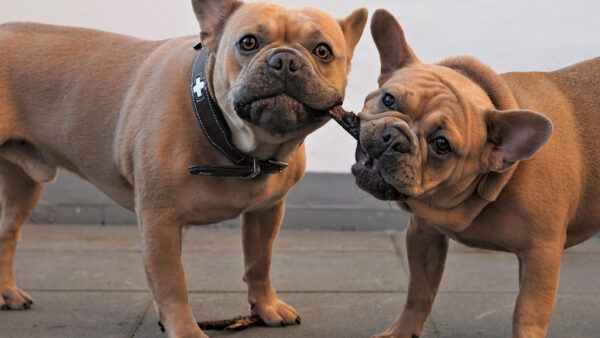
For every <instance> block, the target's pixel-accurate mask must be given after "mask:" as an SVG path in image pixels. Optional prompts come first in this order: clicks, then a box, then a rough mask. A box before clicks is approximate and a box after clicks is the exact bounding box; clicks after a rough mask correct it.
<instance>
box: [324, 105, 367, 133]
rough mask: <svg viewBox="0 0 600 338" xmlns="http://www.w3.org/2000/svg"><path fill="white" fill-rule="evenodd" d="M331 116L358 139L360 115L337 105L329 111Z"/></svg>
mask: <svg viewBox="0 0 600 338" xmlns="http://www.w3.org/2000/svg"><path fill="white" fill-rule="evenodd" d="M329 116H331V118H332V119H334V120H335V122H337V123H338V124H339V125H340V126H342V128H344V130H346V131H347V132H348V134H350V135H352V137H354V138H355V139H356V140H357V141H358V138H359V136H360V119H359V118H358V115H356V114H354V113H353V112H349V111H346V110H344V108H342V106H337V107H334V108H332V109H331V110H330V111H329Z"/></svg>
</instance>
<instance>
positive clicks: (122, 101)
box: [0, 23, 191, 205]
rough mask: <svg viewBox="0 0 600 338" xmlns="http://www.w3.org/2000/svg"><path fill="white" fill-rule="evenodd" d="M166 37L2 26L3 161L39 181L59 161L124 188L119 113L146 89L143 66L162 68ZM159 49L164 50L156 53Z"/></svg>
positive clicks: (94, 179) (50, 176) (0, 123)
mask: <svg viewBox="0 0 600 338" xmlns="http://www.w3.org/2000/svg"><path fill="white" fill-rule="evenodd" d="M169 41H175V40H167V41H145V40H141V39H137V38H133V37H127V36H123V35H119V34H114V33H107V32H102V31H96V30H91V29H84V28H71V27H62V26H53V25H43V24H34V23H8V24H3V25H0V45H1V46H2V48H0V159H5V160H8V161H9V162H12V163H20V165H19V166H20V167H21V168H22V169H23V170H24V171H25V172H26V173H27V174H28V175H29V176H30V177H31V178H32V179H33V180H34V181H36V182H46V181H49V180H52V179H53V177H54V176H55V175H56V167H63V168H66V169H67V170H70V171H72V172H75V173H77V174H80V175H82V171H85V173H86V175H85V177H86V178H87V179H88V180H90V181H91V182H92V183H94V184H97V185H102V186H104V187H106V186H108V187H113V188H111V189H112V190H119V191H120V190H123V189H124V188H123V187H124V183H123V180H122V179H121V178H120V177H121V175H120V170H119V168H118V167H117V164H116V163H115V161H116V158H117V154H115V137H116V135H117V134H116V133H117V132H118V123H119V119H120V116H121V115H122V114H123V111H125V110H127V109H128V105H127V102H128V100H129V101H134V102H133V103H130V105H133V104H135V100H133V99H132V98H135V97H136V95H138V94H137V92H139V91H143V90H144V88H145V87H146V85H145V82H144V79H145V75H144V72H146V73H148V72H149V70H153V69H154V70H155V69H156V68H159V67H157V65H156V64H154V63H156V62H157V61H155V59H160V57H162V56H163V55H164V54H165V53H169V51H170V50H174V49H175V48H173V46H172V45H170V42H169ZM175 42H176V43H177V41H175ZM164 46H166V47H164ZM161 47H163V48H161ZM167 47H168V48H167ZM189 49H191V47H190V48H189ZM173 53H176V51H174V52H173ZM156 54H161V55H158V57H156V58H153V56H154V55H156ZM159 66H160V65H159ZM184 80H187V79H184ZM136 90H137V92H136ZM89 126H93V127H92V128H90V127H89ZM91 131H93V132H91ZM73 144H78V145H79V146H77V147H75V146H70V145H73ZM108 172H110V173H112V174H111V175H107V173H108ZM127 189H128V188H127ZM104 190H105V191H106V189H104ZM112 195H115V194H112ZM111 197H113V198H114V199H116V200H118V201H121V200H124V199H123V198H120V199H119V198H118V197H115V196H111ZM120 203H121V204H127V205H129V204H131V202H130V201H129V199H127V200H125V201H124V202H120Z"/></svg>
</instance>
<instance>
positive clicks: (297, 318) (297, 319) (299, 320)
mask: <svg viewBox="0 0 600 338" xmlns="http://www.w3.org/2000/svg"><path fill="white" fill-rule="evenodd" d="M300 323H302V319H300V316H298V317H296V324H298V325H300Z"/></svg>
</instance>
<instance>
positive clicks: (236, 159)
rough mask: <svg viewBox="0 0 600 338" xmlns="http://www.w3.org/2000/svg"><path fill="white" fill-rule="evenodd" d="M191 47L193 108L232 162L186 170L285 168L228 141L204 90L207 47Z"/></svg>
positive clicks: (221, 172)
mask: <svg viewBox="0 0 600 338" xmlns="http://www.w3.org/2000/svg"><path fill="white" fill-rule="evenodd" d="M194 49H200V52H199V53H198V56H197V57H196V60H195V61H194V67H193V69H192V79H191V85H190V90H191V94H192V102H193V104H194V111H195V113H196V117H197V118H198V122H199V123H200V127H201V129H202V130H203V131H204V134H205V135H206V138H207V139H208V140H209V141H210V143H211V144H212V145H213V146H214V147H215V148H217V149H219V151H220V152H221V153H222V154H223V155H225V156H226V157H227V158H228V159H230V160H231V161H232V162H233V163H234V165H232V166H211V165H193V166H190V167H189V171H190V174H193V175H203V176H219V177H241V178H248V179H250V178H254V177H257V176H259V175H265V174H275V173H279V172H281V171H282V170H283V169H285V168H286V167H287V166H288V164H287V163H285V162H280V161H275V160H267V161H264V160H259V159H256V158H251V157H248V156H246V155H244V154H243V153H242V152H241V151H239V150H238V149H237V148H236V147H235V146H234V145H233V144H232V142H231V130H229V127H228V126H227V123H226V122H225V120H224V118H223V113H222V112H221V109H220V108H219V106H218V105H217V104H216V103H215V102H214V100H213V99H212V97H211V96H210V92H209V90H208V82H207V79H206V63H207V61H208V57H209V55H210V54H209V52H208V49H206V48H202V44H200V43H199V44H197V45H196V46H194Z"/></svg>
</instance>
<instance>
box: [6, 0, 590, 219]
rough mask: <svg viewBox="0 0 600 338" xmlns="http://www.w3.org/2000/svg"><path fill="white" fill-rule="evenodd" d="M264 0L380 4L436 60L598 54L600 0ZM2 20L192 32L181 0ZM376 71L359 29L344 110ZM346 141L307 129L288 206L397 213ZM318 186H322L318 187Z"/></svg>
mask: <svg viewBox="0 0 600 338" xmlns="http://www.w3.org/2000/svg"><path fill="white" fill-rule="evenodd" d="M272 2H275V3H278V4H281V5H283V6H287V7H299V6H313V7H317V8H320V9H322V10H324V11H327V12H329V13H331V14H332V15H334V16H336V17H343V16H345V15H347V14H348V13H350V12H351V11H352V10H353V9H355V8H357V7H362V6H364V7H368V8H369V10H370V14H371V13H372V12H373V11H374V10H375V9H377V8H386V9H388V10H389V11H391V12H392V13H394V14H395V15H396V17H397V18H398V20H399V21H400V23H401V25H402V26H403V27H404V30H405V33H406V37H407V40H408V42H409V43H410V44H411V45H412V47H413V49H414V51H415V52H416V53H417V55H418V56H419V58H420V59H421V60H422V61H424V62H435V61H438V60H441V59H443V58H445V57H448V56H454V55H463V54H468V55H473V56H476V57H477V58H479V59H480V60H482V61H483V62H485V63H487V64H488V65H490V66H491V67H492V68H494V69H495V70H496V71H498V72H508V71H524V70H537V71H546V70H553V69H557V68H561V67H564V66H567V65H570V64H572V63H575V62H578V61H581V60H585V59H587V58H592V57H595V56H600V20H598V13H599V12H600V2H599V1H591V0H587V1H585V0H571V1H558V0H527V1H523V0H454V1H448V0H370V1H359V0H343V1H340V0H302V1H300V0H272ZM8 21H36V22H44V23H51V24H61V25H72V26H83V27H89V28H96V29H102V30H108V31H114V32H119V33H123V34H128V35H134V36H137V37H142V38H146V39H165V38H169V37H175V36H180V35H195V34H198V31H199V28H198V24H197V22H196V19H195V16H194V14H193V12H192V8H191V2H190V1H189V0H175V1H173V0H169V1H167V0H129V1H123V0H104V1H76V0H0V23H2V22H8ZM0 48H2V47H1V46H0ZM40 52H43V51H42V50H41V51H40ZM0 62H1V60H0ZM378 71H379V58H378V54H377V51H376V49H375V46H374V44H373V42H372V39H371V35H370V32H369V31H368V26H367V30H366V31H365V34H364V35H363V39H362V40H361V42H360V43H359V45H358V48H357V51H356V53H355V57H354V60H353V70H352V73H351V74H350V79H349V85H348V89H347V97H346V101H345V104H344V106H345V107H346V108H347V109H349V110H353V111H359V110H360V109H361V107H362V103H363V100H364V97H365V96H366V94H367V93H369V92H370V91H372V90H373V89H375V87H376V78H377V75H378ZM354 147H355V143H354V142H353V140H352V139H351V138H350V137H349V136H348V135H346V134H345V133H344V132H343V131H342V130H341V129H340V128H339V127H338V126H337V125H336V124H335V123H334V122H330V123H328V124H327V125H326V126H325V127H323V128H321V129H320V130H318V131H317V132H315V133H314V134H312V135H310V136H309V137H308V139H307V153H308V170H309V172H311V173H314V174H309V175H307V177H306V179H305V181H306V180H313V181H314V182H317V183H315V184H312V185H311V183H308V184H307V185H305V186H303V187H304V188H303V189H307V190H306V191H305V192H304V193H303V194H305V195H306V196H305V197H306V199H304V197H302V198H300V197H298V200H294V201H296V202H294V203H292V204H294V205H316V204H315V200H314V198H309V197H310V196H316V195H318V196H329V197H328V198H326V199H327V201H321V202H319V203H317V204H318V205H319V206H320V207H321V208H322V209H323V210H324V209H327V208H328V207H327V206H340V207H341V206H348V205H349V203H350V202H349V201H348V200H345V199H344V198H342V195H344V194H345V195H346V196H349V195H351V196H354V197H349V198H350V199H351V200H352V201H354V202H353V203H355V204H352V203H350V207H351V209H352V208H362V207H364V208H367V207H368V208H371V207H373V208H375V209H377V208H379V209H377V210H384V209H385V210H388V212H391V211H389V210H395V207H393V206H391V207H390V206H389V205H388V204H385V203H384V204H381V203H377V202H375V201H374V199H372V198H371V197H369V196H366V195H363V194H361V192H360V191H358V189H356V188H354V187H353V186H352V179H351V178H350V177H349V176H348V173H349V168H350V166H351V164H352V163H353V157H354V156H353V154H354ZM317 173H318V174H317ZM322 173H329V174H322ZM319 180H322V181H323V183H328V184H325V185H321V184H318V182H321V181H319ZM336 180H337V181H336ZM332 182H338V183H339V184H338V185H336V184H334V183H332ZM61 184H62V186H61ZM303 184H304V183H303ZM348 185H350V186H352V187H348ZM319 188H320V189H321V190H318V189H319ZM78 189H79V190H78ZM310 189H317V190H310ZM340 189H342V190H340ZM344 189H345V190H344ZM77 191H79V192H80V193H81V196H82V197H81V198H79V199H77V200H74V199H73V198H70V197H69V196H76V195H77ZM94 193H95V191H94V190H93V189H91V188H89V187H88V186H86V185H85V184H83V183H80V182H79V181H78V179H77V178H74V177H71V176H69V175H64V174H61V177H60V178H59V185H54V186H53V185H49V186H48V188H47V189H46V193H45V195H44V198H45V199H43V200H42V202H44V201H46V202H48V198H50V197H52V196H54V195H53V194H59V195H60V196H63V195H61V194H66V195H64V196H63V197H60V198H58V199H59V200H60V201H61V203H63V205H67V206H68V207H66V208H67V209H68V210H71V211H69V212H70V213H74V212H75V211H74V210H76V209H74V208H75V205H76V204H73V203H75V202H80V201H82V198H83V199H84V201H86V203H87V202H89V203H91V204H94V203H96V202H98V201H100V202H102V203H109V204H107V205H108V206H110V202H109V201H108V200H106V201H105V200H104V199H103V197H100V195H98V196H96V197H93V198H92V197H89V196H92V195H90V194H94ZM94 196H95V195H94ZM303 196H304V195H303ZM86 198H87V199H88V200H89V201H88V200H86ZM107 201H108V202H107ZM72 202H73V203H72ZM48 203H50V202H48ZM52 203H54V202H52ZM69 203H71V204H69ZM381 205H383V206H381ZM115 208H116V207H115ZM53 210H54V213H55V214H56V213H57V212H58V211H56V209H53ZM79 210H80V212H79V215H83V214H86V212H84V211H81V210H82V209H81V208H80V209H79ZM102 210H104V209H102ZM102 210H101V211H99V213H100V214H102V213H105V211H102ZM115 210H118V208H116V209H115ZM298 210H300V209H298ZM313 211H314V210H313ZM42 214H43V213H42ZM87 214H88V215H89V214H90V213H89V212H87ZM310 214H314V213H310ZM38 215H40V214H39V213H38ZM125 215H129V216H127V217H129V218H126V219H129V220H131V215H130V214H127V213H125ZM40 217H41V216H40ZM56 217H57V216H56ZM98 217H101V220H102V221H103V222H108V221H110V220H107V218H106V217H104V218H102V217H103V216H98ZM321 218H322V217H321ZM321 218H319V219H321ZM383 218H385V217H384V216H382V218H381V219H383ZM96 219H97V217H95V216H94V217H93V221H94V222H95V221H96ZM42 220H43V218H42ZM117 221H118V220H117ZM365 221H368V219H367V220H365ZM121 222H124V220H121ZM395 222H398V221H395ZM402 222H403V220H402Z"/></svg>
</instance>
